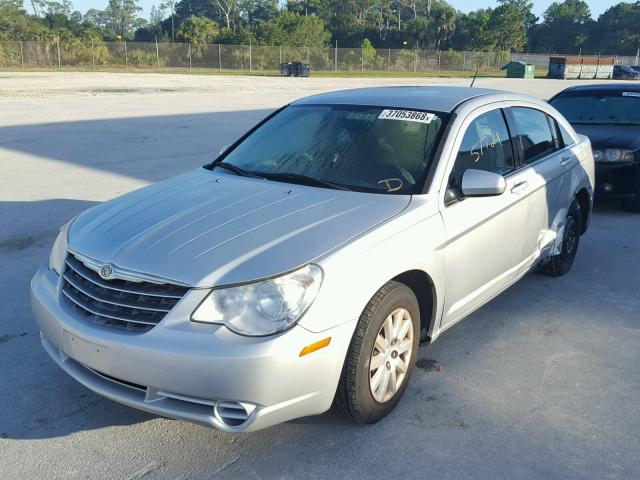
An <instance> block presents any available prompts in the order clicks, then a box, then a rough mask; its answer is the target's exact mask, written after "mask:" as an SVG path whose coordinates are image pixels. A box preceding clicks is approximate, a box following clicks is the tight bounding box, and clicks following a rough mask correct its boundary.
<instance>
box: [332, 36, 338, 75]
mask: <svg viewBox="0 0 640 480" xmlns="http://www.w3.org/2000/svg"><path fill="white" fill-rule="evenodd" d="M333 71H334V72H337V71H338V40H336V46H335V47H334V49H333Z"/></svg>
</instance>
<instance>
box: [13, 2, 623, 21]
mask: <svg viewBox="0 0 640 480" xmlns="http://www.w3.org/2000/svg"><path fill="white" fill-rule="evenodd" d="M71 1H72V3H73V6H74V9H75V10H80V11H81V12H82V13H84V12H86V11H87V10H88V9H90V8H97V9H100V10H102V9H104V8H105V7H106V5H107V0H71ZM161 1H162V0H139V5H140V6H141V7H142V8H143V10H142V12H140V16H141V17H144V18H149V11H150V10H151V6H152V5H159V4H160V3H161ZM553 1H554V0H534V1H533V8H534V13H535V14H536V15H538V16H541V15H542V13H543V12H544V11H545V10H546V9H547V7H548V6H549V5H550V4H551V3H553ZM586 1H587V3H588V4H589V8H590V9H591V14H592V15H593V16H594V18H597V17H598V15H600V14H601V13H602V12H604V11H605V10H606V9H607V8H609V7H610V6H612V5H613V4H614V3H617V1H615V0H586ZM627 1H630V0H627ZM448 2H449V3H450V4H451V5H453V6H454V7H456V8H457V9H458V10H462V11H463V12H468V11H469V10H476V9H478V8H485V7H494V6H495V5H496V4H497V2H496V1H492V0H448ZM24 4H25V7H26V8H27V9H29V7H30V2H29V0H25V2H24Z"/></svg>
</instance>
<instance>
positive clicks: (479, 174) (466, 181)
mask: <svg viewBox="0 0 640 480" xmlns="http://www.w3.org/2000/svg"><path fill="white" fill-rule="evenodd" d="M506 188H507V182H506V180H505V179H504V177H503V176H502V175H500V174H499V173H493V172H487V171H485V170H476V169H474V168H470V169H468V170H465V172H464V174H463V175H462V194H463V195H464V196H465V197H494V196H496V195H502V194H503V193H504V191H505V190H506Z"/></svg>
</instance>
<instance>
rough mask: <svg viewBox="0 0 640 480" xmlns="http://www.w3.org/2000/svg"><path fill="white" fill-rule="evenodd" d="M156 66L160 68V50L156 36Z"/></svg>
mask: <svg viewBox="0 0 640 480" xmlns="http://www.w3.org/2000/svg"><path fill="white" fill-rule="evenodd" d="M155 38H156V66H157V67H158V68H160V49H159V48H158V36H157V35H156V37H155Z"/></svg>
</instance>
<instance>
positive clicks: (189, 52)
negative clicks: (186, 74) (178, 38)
mask: <svg viewBox="0 0 640 480" xmlns="http://www.w3.org/2000/svg"><path fill="white" fill-rule="evenodd" d="M188 54H189V70H191V44H189V51H188Z"/></svg>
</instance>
